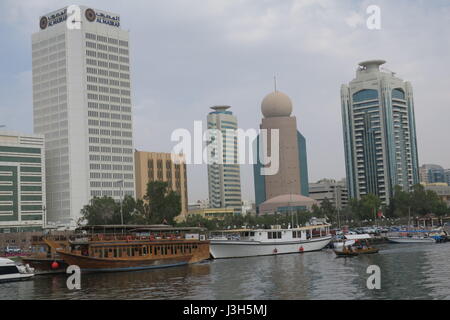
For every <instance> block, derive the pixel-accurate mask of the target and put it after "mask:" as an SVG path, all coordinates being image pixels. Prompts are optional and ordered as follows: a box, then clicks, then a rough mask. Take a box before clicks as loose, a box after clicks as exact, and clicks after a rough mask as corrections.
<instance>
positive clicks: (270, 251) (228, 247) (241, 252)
mask: <svg viewBox="0 0 450 320" xmlns="http://www.w3.org/2000/svg"><path fill="white" fill-rule="evenodd" d="M330 241H331V236H329V237H322V238H317V239H311V240H299V241H289V242H271V243H270V242H269V243H265V242H259V241H233V240H211V242H210V252H211V256H212V257H213V258H214V259H226V258H244V257H254V256H271V255H279V254H291V253H303V252H311V251H319V250H322V249H323V248H324V247H326V246H327V245H328V244H329V243H330Z"/></svg>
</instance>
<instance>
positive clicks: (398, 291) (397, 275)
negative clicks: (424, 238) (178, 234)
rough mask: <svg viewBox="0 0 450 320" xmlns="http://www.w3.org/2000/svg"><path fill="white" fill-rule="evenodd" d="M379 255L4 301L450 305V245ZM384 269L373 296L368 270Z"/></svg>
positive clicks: (130, 279) (123, 278) (165, 272)
mask: <svg viewBox="0 0 450 320" xmlns="http://www.w3.org/2000/svg"><path fill="white" fill-rule="evenodd" d="M379 247H380V248H381V251H380V253H379V254H375V255H367V256H358V257H352V258H336V257H335V254H334V253H333V251H331V250H323V251H321V252H314V253H305V254H293V255H280V256H269V257H253V258H241V259H228V260H214V261H207V262H204V263H201V264H196V265H190V266H182V267H176V268H168V269H155V270H147V271H138V272H123V273H101V274H100V273H98V274H82V277H81V290H78V291H70V290H68V289H67V287H66V280H67V276H66V275H51V276H48V275H47V276H37V277H35V279H33V280H31V281H27V282H15V283H4V284H0V299H89V300H92V299H199V300H216V299H221V300H222V299H226V300H229V299H230V300H231V299H238V300H240V299H263V300H267V299H276V300H279V299H286V300H304V299H332V300H335V299H339V300H346V299H450V243H446V244H414V245H409V244H403V245H398V244H392V245H391V244H386V245H380V246H379ZM370 265H377V266H379V267H380V269H381V289H380V290H369V289H368V288H367V285H366V282H367V278H368V277H369V276H370V274H368V273H367V267H368V266H370Z"/></svg>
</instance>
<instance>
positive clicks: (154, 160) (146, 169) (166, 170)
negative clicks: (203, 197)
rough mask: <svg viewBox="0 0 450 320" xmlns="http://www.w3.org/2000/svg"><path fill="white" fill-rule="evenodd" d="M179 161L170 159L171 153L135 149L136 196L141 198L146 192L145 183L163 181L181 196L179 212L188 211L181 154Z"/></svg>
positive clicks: (184, 212)
mask: <svg viewBox="0 0 450 320" xmlns="http://www.w3.org/2000/svg"><path fill="white" fill-rule="evenodd" d="M177 159H178V160H179V161H176V162H174V161H173V160H172V154H170V153H159V152H143V151H136V152H135V155H134V160H135V169H136V197H137V199H143V198H144V196H145V194H146V193H147V184H148V183H149V182H152V181H163V182H167V183H168V184H169V188H171V189H172V190H173V191H175V192H177V193H178V194H179V195H180V196H181V214H186V213H187V211H188V192H187V172H186V162H185V161H184V158H183V156H177Z"/></svg>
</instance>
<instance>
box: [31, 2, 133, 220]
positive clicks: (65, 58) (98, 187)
mask: <svg viewBox="0 0 450 320" xmlns="http://www.w3.org/2000/svg"><path fill="white" fill-rule="evenodd" d="M32 58H33V60H32V65H33V111H34V132H35V133H38V134H42V135H44V136H45V139H46V149H45V153H46V166H47V176H46V180H47V215H48V220H49V221H52V222H55V223H58V224H62V225H71V226H73V225H74V224H75V223H76V222H77V220H78V218H79V217H80V210H81V209H82V208H83V206H84V205H86V204H88V203H89V201H90V199H91V198H93V197H102V196H109V197H113V198H114V199H116V200H119V199H120V198H121V197H122V192H123V194H125V195H132V196H134V194H135V186H134V159H133V128H132V106H131V81H130V53H129V32H128V31H126V30H123V29H122V28H121V21H120V16H119V15H117V14H114V13H110V12H106V11H101V10H96V9H91V8H88V7H85V6H70V7H65V8H63V9H60V10H57V11H54V12H51V13H49V14H46V15H44V16H42V17H41V18H40V31H39V32H36V33H34V34H33V36H32ZM120 189H122V191H120Z"/></svg>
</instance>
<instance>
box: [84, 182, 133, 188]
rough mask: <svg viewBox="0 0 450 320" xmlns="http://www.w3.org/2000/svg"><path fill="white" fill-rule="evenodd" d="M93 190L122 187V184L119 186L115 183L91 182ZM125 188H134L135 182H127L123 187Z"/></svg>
mask: <svg viewBox="0 0 450 320" xmlns="http://www.w3.org/2000/svg"><path fill="white" fill-rule="evenodd" d="M89 185H90V187H91V188H117V187H120V186H121V184H117V182H114V181H91V182H90V183H89ZM123 187H124V188H133V187H134V183H133V182H125V183H124V185H123Z"/></svg>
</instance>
